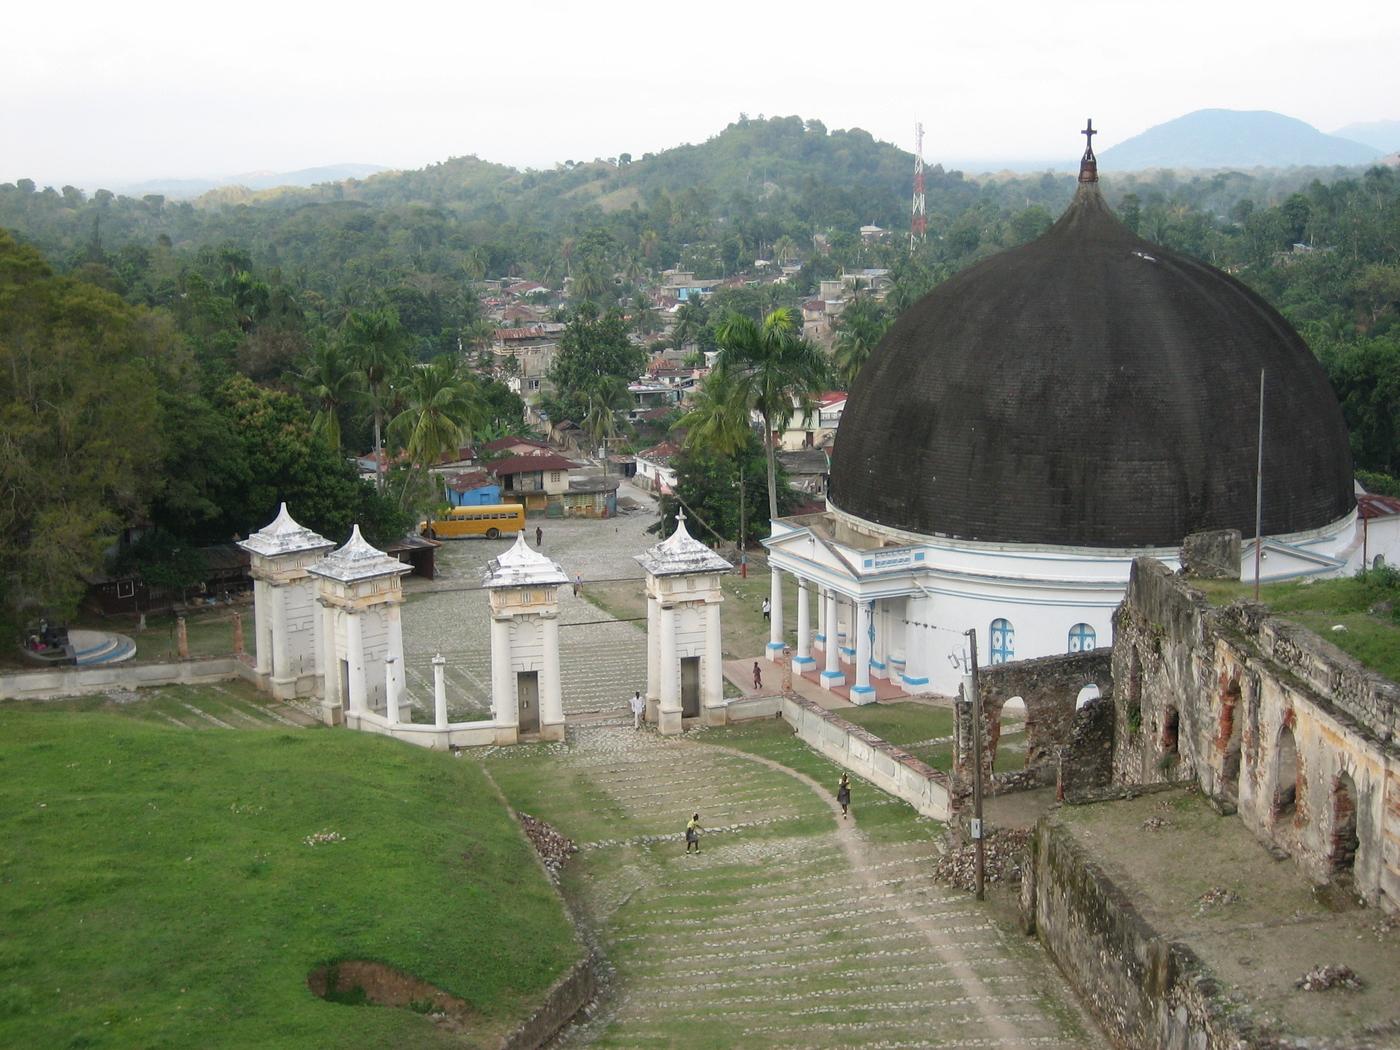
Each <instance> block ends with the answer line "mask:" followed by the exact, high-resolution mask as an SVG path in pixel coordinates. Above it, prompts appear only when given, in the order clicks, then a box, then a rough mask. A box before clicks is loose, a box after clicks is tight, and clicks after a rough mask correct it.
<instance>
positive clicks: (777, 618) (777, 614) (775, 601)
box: [768, 562, 783, 663]
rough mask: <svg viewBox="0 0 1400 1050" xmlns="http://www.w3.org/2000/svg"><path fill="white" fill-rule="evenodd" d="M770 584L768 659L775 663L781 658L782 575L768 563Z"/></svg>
mask: <svg viewBox="0 0 1400 1050" xmlns="http://www.w3.org/2000/svg"><path fill="white" fill-rule="evenodd" d="M769 571H770V573H771V579H772V584H771V585H770V587H769V593H768V605H769V610H768V617H769V627H768V659H770V660H772V661H773V662H774V663H777V662H778V661H779V660H781V659H782V656H783V574H782V573H780V572H779V571H778V569H777V567H776V566H774V565H772V563H771V562H770V563H769Z"/></svg>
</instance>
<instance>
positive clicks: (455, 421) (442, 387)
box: [389, 357, 485, 475]
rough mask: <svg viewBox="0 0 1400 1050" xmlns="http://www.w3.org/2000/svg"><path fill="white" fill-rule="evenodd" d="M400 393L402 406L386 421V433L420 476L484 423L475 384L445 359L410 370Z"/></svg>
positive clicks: (447, 358) (449, 360)
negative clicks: (405, 454) (387, 425)
mask: <svg viewBox="0 0 1400 1050" xmlns="http://www.w3.org/2000/svg"><path fill="white" fill-rule="evenodd" d="M403 394H404V402H405V407H404V409H403V411H402V412H400V413H399V414H398V415H396V416H395V417H394V418H393V419H392V420H391V421H390V422H389V434H390V436H391V437H393V438H394V439H395V441H396V442H397V443H398V444H400V445H402V446H403V448H404V451H405V452H407V453H408V459H409V462H410V463H411V464H412V465H413V467H414V468H415V469H416V470H418V471H419V472H420V473H421V474H424V475H426V474H427V472H428V468H429V467H431V466H432V465H433V464H434V463H436V462H437V461H438V459H439V458H441V456H442V454H443V453H444V452H452V451H455V450H456V449H457V448H459V447H460V446H461V445H462V443H463V442H464V441H468V440H470V438H471V434H472V429H473V428H474V427H478V426H481V425H482V424H483V423H484V422H485V418H484V413H483V412H482V408H481V401H480V399H479V398H478V397H477V391H476V384H475V383H473V382H472V380H471V379H470V378H468V377H467V376H464V375H463V374H461V373H460V372H458V370H457V368H456V365H455V364H454V363H453V361H452V359H451V358H449V357H439V358H438V359H437V360H435V361H433V362H431V363H430V364H426V365H419V366H418V367H417V368H414V369H411V370H410V372H409V374H408V376H407V379H406V383H405V386H404V390H403Z"/></svg>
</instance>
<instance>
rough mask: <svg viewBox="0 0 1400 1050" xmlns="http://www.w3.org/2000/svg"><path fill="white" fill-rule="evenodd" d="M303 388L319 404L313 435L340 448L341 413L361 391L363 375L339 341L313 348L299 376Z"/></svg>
mask: <svg viewBox="0 0 1400 1050" xmlns="http://www.w3.org/2000/svg"><path fill="white" fill-rule="evenodd" d="M298 378H299V380H300V384H301V387H302V389H303V390H304V391H305V392H306V393H307V394H308V395H309V396H310V397H311V399H312V401H314V402H315V404H316V414H315V415H314V416H313V417H312V419H311V434H312V436H313V437H315V438H316V439H317V440H319V441H322V442H324V443H325V445H326V447H327V448H330V449H331V450H333V451H335V452H339V451H340V413H341V410H342V409H343V408H345V406H346V405H349V404H351V403H352V402H353V401H354V400H355V398H356V397H357V396H358V395H359V393H360V377H359V375H358V373H356V372H355V370H354V368H352V367H351V365H350V362H349V360H348V355H347V354H346V353H345V351H344V349H343V348H342V347H341V346H340V344H338V343H335V342H325V343H321V344H320V345H318V346H316V347H314V348H313V349H312V351H311V355H310V357H309V358H308V360H307V362H306V366H305V367H304V368H303V369H302V371H301V374H300V375H299V377H298Z"/></svg>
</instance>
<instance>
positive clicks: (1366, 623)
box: [1191, 572, 1400, 681]
mask: <svg viewBox="0 0 1400 1050" xmlns="http://www.w3.org/2000/svg"><path fill="white" fill-rule="evenodd" d="M1388 575H1389V574H1382V573H1376V572H1372V573H1367V574H1366V577H1365V578H1361V577H1356V576H1349V577H1343V578H1341V579H1336V580H1316V581H1313V582H1306V581H1301V580H1300V581H1296V582H1291V583H1270V584H1265V585H1263V586H1262V587H1260V588H1259V600H1260V601H1261V602H1263V603H1264V604H1265V605H1267V606H1268V607H1269V608H1270V609H1271V610H1272V611H1273V612H1275V613H1277V614H1278V615H1279V616H1281V617H1283V618H1284V619H1286V620H1292V621H1293V622H1294V623H1296V624H1298V625H1300V626H1302V627H1306V628H1308V629H1309V630H1310V631H1315V632H1316V633H1317V634H1320V635H1321V636H1322V637H1324V638H1326V639H1327V640H1328V641H1329V642H1331V643H1332V644H1333V645H1335V646H1336V647H1337V648H1338V649H1341V650H1342V651H1343V652H1344V653H1347V654H1348V655H1350V656H1352V657H1354V658H1355V659H1357V660H1359V661H1360V662H1361V663H1363V664H1365V665H1366V666H1367V667H1369V668H1370V669H1371V670H1373V671H1376V672H1378V673H1379V674H1383V675H1385V676H1386V677H1387V678H1389V679H1391V680H1392V681H1400V618H1397V614H1396V611H1395V610H1397V609H1400V587H1397V586H1396V585H1393V584H1392V585H1387V584H1386V583H1385V582H1384V580H1385V579H1386V578H1388ZM1191 586H1193V587H1195V588H1196V589H1198V590H1199V591H1201V593H1203V594H1204V595H1205V596H1206V597H1207V598H1208V599H1209V600H1210V601H1211V603H1212V604H1214V605H1225V604H1228V603H1229V602H1232V601H1235V600H1236V599H1239V598H1253V597H1254V585H1253V584H1252V583H1240V582H1238V581H1235V580H1192V581H1191ZM1381 602H1389V603H1391V605H1392V610H1391V611H1390V612H1378V613H1372V612H1370V610H1371V609H1372V608H1373V607H1374V606H1376V605H1378V604H1379V603H1381ZM1337 624H1342V625H1344V626H1345V627H1346V630H1345V631H1333V630H1332V628H1333V627H1334V626H1335V625H1337Z"/></svg>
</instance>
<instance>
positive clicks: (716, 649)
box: [700, 602, 724, 725]
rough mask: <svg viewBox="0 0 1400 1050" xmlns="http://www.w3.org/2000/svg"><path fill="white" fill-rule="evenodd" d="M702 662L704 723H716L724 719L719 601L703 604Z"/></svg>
mask: <svg viewBox="0 0 1400 1050" xmlns="http://www.w3.org/2000/svg"><path fill="white" fill-rule="evenodd" d="M704 663H705V666H704V668H703V674H704V678H703V680H702V681H701V683H700V706H701V707H702V708H703V709H704V710H705V711H706V714H707V717H706V720H705V721H706V724H709V725H717V724H721V723H723V721H724V656H723V654H722V650H721V646H720V633H719V602H708V603H706V605H705V661H704ZM711 712H713V713H712V714H711Z"/></svg>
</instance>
